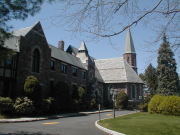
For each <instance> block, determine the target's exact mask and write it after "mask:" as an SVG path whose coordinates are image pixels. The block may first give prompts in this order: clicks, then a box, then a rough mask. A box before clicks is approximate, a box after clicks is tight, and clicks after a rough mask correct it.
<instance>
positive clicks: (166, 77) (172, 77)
mask: <svg viewBox="0 0 180 135" xmlns="http://www.w3.org/2000/svg"><path fill="white" fill-rule="evenodd" d="M158 54H159V56H158V58H157V62H158V67H157V76H158V89H157V93H158V94H161V95H164V96H169V95H176V94H178V90H179V77H178V73H177V72H176V62H175V59H174V58H173V56H174V53H173V52H172V50H171V49H170V45H169V42H168V41H167V39H166V35H165V34H164V35H163V43H162V44H161V45H160V48H159V50H158Z"/></svg>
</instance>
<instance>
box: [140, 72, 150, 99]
mask: <svg viewBox="0 0 180 135" xmlns="http://www.w3.org/2000/svg"><path fill="white" fill-rule="evenodd" d="M139 77H140V78H141V80H142V81H143V92H144V94H146V95H147V96H148V93H149V91H148V89H147V83H146V77H145V75H144V73H140V74H139ZM148 98H149V97H148Z"/></svg>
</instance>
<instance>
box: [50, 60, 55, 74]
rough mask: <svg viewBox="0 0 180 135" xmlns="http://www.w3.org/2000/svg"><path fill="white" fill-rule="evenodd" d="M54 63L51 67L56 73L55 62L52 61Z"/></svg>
mask: <svg viewBox="0 0 180 135" xmlns="http://www.w3.org/2000/svg"><path fill="white" fill-rule="evenodd" d="M52 62H53V66H52V65H51V70H52V71H54V70H55V60H51V63H52Z"/></svg>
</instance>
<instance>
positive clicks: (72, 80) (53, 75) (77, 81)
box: [50, 58, 87, 92]
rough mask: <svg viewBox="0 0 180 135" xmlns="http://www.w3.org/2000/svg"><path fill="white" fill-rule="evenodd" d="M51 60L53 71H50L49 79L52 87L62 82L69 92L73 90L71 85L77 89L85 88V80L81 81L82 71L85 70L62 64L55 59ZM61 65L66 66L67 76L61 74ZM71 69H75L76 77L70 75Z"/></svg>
mask: <svg viewBox="0 0 180 135" xmlns="http://www.w3.org/2000/svg"><path fill="white" fill-rule="evenodd" d="M52 60H53V61H54V62H55V69H54V71H53V70H51V71H50V79H51V80H53V85H56V84H57V83H58V82H59V81H64V82H66V83H67V84H68V86H69V88H70V91H71V92H72V89H73V88H72V85H77V87H86V79H82V71H85V70H82V69H80V68H78V67H74V66H72V65H70V64H68V63H64V62H62V61H59V60H57V59H53V58H52ZM62 64H64V65H67V74H64V73H61V65H62ZM73 67H74V68H76V69H77V77H74V76H73V74H72V69H73ZM85 72H86V71H85ZM86 77H87V76H86Z"/></svg>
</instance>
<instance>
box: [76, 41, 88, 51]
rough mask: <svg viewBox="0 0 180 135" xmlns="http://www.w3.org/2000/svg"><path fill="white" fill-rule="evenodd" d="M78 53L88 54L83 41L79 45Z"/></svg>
mask: <svg viewBox="0 0 180 135" xmlns="http://www.w3.org/2000/svg"><path fill="white" fill-rule="evenodd" d="M78 51H87V52H88V49H87V47H86V45H85V43H84V41H82V43H81V45H80V47H79V49H78Z"/></svg>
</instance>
